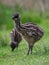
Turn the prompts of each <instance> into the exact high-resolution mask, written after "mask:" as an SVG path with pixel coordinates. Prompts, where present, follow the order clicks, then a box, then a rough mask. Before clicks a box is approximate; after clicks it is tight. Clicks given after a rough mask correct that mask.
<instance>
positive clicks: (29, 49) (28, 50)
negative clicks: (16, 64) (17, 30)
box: [27, 45, 31, 55]
mask: <svg viewBox="0 0 49 65" xmlns="http://www.w3.org/2000/svg"><path fill="white" fill-rule="evenodd" d="M30 49H31V47H30V45H29V49H28V53H27V55H29V52H30Z"/></svg>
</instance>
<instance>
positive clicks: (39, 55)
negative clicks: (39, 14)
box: [0, 19, 49, 65]
mask: <svg viewBox="0 0 49 65" xmlns="http://www.w3.org/2000/svg"><path fill="white" fill-rule="evenodd" d="M40 26H41V27H42V28H43V29H44V32H45V33H44V36H43V38H42V39H41V40H40V41H39V42H37V43H36V44H35V46H34V48H33V54H32V55H28V56H27V55H26V54H27V50H28V46H27V43H26V41H25V40H22V41H21V43H20V45H19V48H18V49H15V50H14V52H11V48H10V46H9V44H8V45H7V46H5V47H4V46H3V47H1V48H0V65H49V29H48V28H49V20H47V19H45V20H43V22H42V23H41V24H40ZM8 32H9V31H8ZM8 32H4V34H7V35H8V36H9V33H8ZM2 33H3V31H1V32H0V34H1V35H2ZM5 37H6V36H5ZM5 41H6V42H9V41H8V40H7V39H6V40H5Z"/></svg>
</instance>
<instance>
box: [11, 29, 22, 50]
mask: <svg viewBox="0 0 49 65" xmlns="http://www.w3.org/2000/svg"><path fill="white" fill-rule="evenodd" d="M10 38H11V44H10V46H11V48H12V51H14V49H15V48H16V47H17V48H18V46H19V43H20V41H21V40H22V37H21V35H20V34H19V33H18V32H17V31H16V29H15V28H14V29H13V30H12V31H11V33H10Z"/></svg>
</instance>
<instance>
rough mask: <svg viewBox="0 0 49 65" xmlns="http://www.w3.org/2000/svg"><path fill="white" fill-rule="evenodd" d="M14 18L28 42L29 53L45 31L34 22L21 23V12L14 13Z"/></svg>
mask: <svg viewBox="0 0 49 65" xmlns="http://www.w3.org/2000/svg"><path fill="white" fill-rule="evenodd" d="M12 18H13V20H14V21H15V27H16V30H17V31H18V32H19V33H20V34H21V35H22V36H23V38H24V39H25V40H26V41H27V42H28V45H29V49H28V53H27V54H29V52H30V51H31V53H32V48H33V46H34V44H35V42H36V41H38V40H40V39H41V37H42V36H43V34H44V32H43V31H42V29H41V28H40V27H39V26H37V25H36V24H33V23H26V24H21V22H20V18H19V14H18V13H16V14H14V15H13V17H12Z"/></svg>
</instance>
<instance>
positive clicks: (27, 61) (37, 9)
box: [0, 0, 49, 65]
mask: <svg viewBox="0 0 49 65" xmlns="http://www.w3.org/2000/svg"><path fill="white" fill-rule="evenodd" d="M48 3H49V1H48V0H46V1H45V0H35V1H34V0H25V1H24V0H18V1H17V0H14V1H13V0H4V1H2V0H0V65H16V64H17V65H32V64H33V65H49V7H48V5H49V4H48ZM14 12H19V14H20V19H21V21H22V23H23V24H24V23H28V22H33V23H36V24H37V25H39V26H40V27H41V28H42V29H43V30H44V36H43V38H42V39H41V40H40V41H39V42H37V43H36V44H35V46H34V49H33V54H32V55H29V56H28V57H25V55H26V52H27V50H28V48H27V44H25V43H26V41H25V40H22V41H21V43H20V45H19V48H18V51H17V49H15V51H14V52H11V48H10V32H11V30H12V29H13V27H14V24H13V20H12V15H13V13H14ZM8 53H9V54H8ZM7 59H8V60H7Z"/></svg>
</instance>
